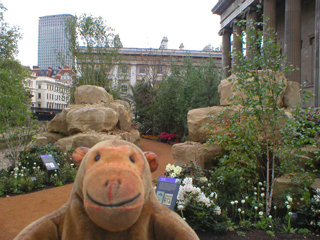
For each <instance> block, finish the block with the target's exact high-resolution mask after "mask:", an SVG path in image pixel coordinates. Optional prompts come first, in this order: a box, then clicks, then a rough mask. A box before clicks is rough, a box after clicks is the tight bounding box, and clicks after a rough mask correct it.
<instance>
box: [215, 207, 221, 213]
mask: <svg viewBox="0 0 320 240" xmlns="http://www.w3.org/2000/svg"><path fill="white" fill-rule="evenodd" d="M213 212H214V213H215V214H216V215H220V214H221V208H220V207H219V206H216V207H215V208H214V210H213Z"/></svg>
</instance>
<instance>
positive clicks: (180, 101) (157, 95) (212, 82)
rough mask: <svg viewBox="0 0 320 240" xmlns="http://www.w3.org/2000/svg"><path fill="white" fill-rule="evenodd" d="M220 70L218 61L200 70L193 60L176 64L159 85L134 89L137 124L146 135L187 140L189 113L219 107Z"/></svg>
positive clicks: (203, 64) (211, 60) (140, 86)
mask: <svg viewBox="0 0 320 240" xmlns="http://www.w3.org/2000/svg"><path fill="white" fill-rule="evenodd" d="M220 80H221V75H220V71H219V70H218V69H217V68H216V66H215V61H214V59H209V60H208V61H207V62H203V63H202V64H201V65H200V66H198V67H196V66H195V64H194V63H193V62H192V59H191V58H186V59H185V60H184V62H183V64H182V65H181V66H180V65H179V66H178V65H176V63H172V65H171V69H170V75H169V76H165V77H164V78H163V79H162V81H161V82H160V83H159V84H152V82H151V81H144V82H141V83H138V84H137V85H136V87H135V88H134V101H135V103H136V108H137V122H138V123H139V129H140V130H142V131H143V132H145V131H147V130H149V129H150V131H152V133H153V134H156V133H157V134H159V133H161V132H169V133H174V134H176V135H178V136H179V137H180V138H182V139H185V138H186V137H187V135H188V126H187V114H188V111H189V110H191V109H194V108H199V107H208V106H214V105H218V103H219V96H218V90H217V89H218V84H219V83H220Z"/></svg>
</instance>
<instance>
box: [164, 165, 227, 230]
mask: <svg viewBox="0 0 320 240" xmlns="http://www.w3.org/2000/svg"><path fill="white" fill-rule="evenodd" d="M165 175H166V176H168V177H175V178H180V179H181V180H182V183H181V186H180V188H179V192H178V196H177V203H176V208H175V210H176V212H177V213H178V214H179V215H181V217H182V218H183V219H185V220H186V221H187V222H188V224H189V225H190V226H191V227H192V228H193V229H194V230H200V229H201V230H211V231H215V232H222V231H226V228H227V227H226V226H225V225H224V223H225V222H226V221H225V218H224V216H223V215H222V214H221V208H220V207H219V206H218V205H217V204H216V201H217V197H218V195H217V193H216V192H215V191H214V189H213V184H212V183H210V182H209V181H208V179H207V178H206V177H205V172H204V171H203V170H202V169H201V168H200V167H198V166H196V165H195V164H194V163H193V162H190V163H187V164H186V165H184V166H182V167H180V166H175V165H172V164H168V165H167V166H166V172H165Z"/></svg>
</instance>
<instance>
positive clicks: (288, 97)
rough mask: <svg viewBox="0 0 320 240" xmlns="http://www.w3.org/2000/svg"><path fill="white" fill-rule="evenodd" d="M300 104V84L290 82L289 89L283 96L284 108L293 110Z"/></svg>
mask: <svg viewBox="0 0 320 240" xmlns="http://www.w3.org/2000/svg"><path fill="white" fill-rule="evenodd" d="M299 102H300V84H299V83H298V82H293V81H288V85H287V89H286V91H285V92H284V96H283V106H284V107H286V108H292V107H295V106H297V104H298V103H299Z"/></svg>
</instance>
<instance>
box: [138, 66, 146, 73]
mask: <svg viewBox="0 0 320 240" xmlns="http://www.w3.org/2000/svg"><path fill="white" fill-rule="evenodd" d="M139 73H140V74H144V73H146V67H145V66H141V67H140V68H139Z"/></svg>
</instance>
